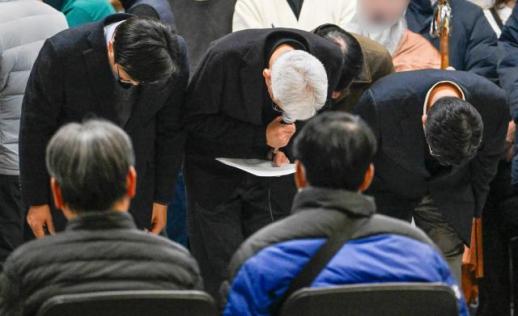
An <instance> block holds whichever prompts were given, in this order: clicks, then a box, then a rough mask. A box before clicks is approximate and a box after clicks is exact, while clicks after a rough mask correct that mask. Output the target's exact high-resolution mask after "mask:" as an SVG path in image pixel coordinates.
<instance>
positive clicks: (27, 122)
mask: <svg viewBox="0 0 518 316" xmlns="http://www.w3.org/2000/svg"><path fill="white" fill-rule="evenodd" d="M127 17H129V15H113V16H110V17H108V18H106V20H105V21H103V22H98V23H93V24H87V25H85V26H82V27H79V28H74V29H70V30H66V31H64V32H61V33H59V34H57V35H55V36H54V37H52V38H50V39H48V40H47V41H46V42H45V44H44V46H43V48H42V50H41V52H40V55H39V56H38V59H37V60H36V63H35V65H34V68H33V70H32V73H31V76H30V79H29V82H28V85H27V90H26V94H25V99H24V103H23V108H22V119H21V132H20V169H21V182H22V192H23V198H24V201H25V203H26V204H27V205H40V204H48V203H50V202H51V199H50V195H49V175H48V173H47V170H46V168H45V147H46V146H47V143H48V141H49V139H50V137H51V136H52V135H53V134H54V133H55V132H56V130H57V129H59V127H61V126H62V125H64V124H66V123H68V122H80V121H82V120H84V119H86V118H91V117H99V118H103V119H107V120H110V121H113V122H115V123H117V122H118V121H119V120H118V116H117V113H116V111H115V107H114V104H113V103H114V102H113V89H114V87H115V85H116V84H118V83H117V82H116V80H115V79H114V76H113V73H112V70H111V67H110V65H109V63H108V57H107V48H106V41H105V37H104V31H103V27H104V25H105V24H109V23H112V22H114V21H119V20H122V19H125V18H127ZM177 45H178V47H179V50H178V52H179V53H178V55H177V56H176V57H177V60H178V63H179V65H180V67H179V68H180V69H181V70H180V72H179V73H178V74H177V75H175V76H173V77H172V78H170V79H169V80H168V81H167V82H162V83H157V84H152V85H147V86H145V85H143V86H141V87H139V89H140V91H139V92H138V99H137V101H136V103H135V104H134V105H133V110H132V113H131V116H130V118H129V120H128V121H127V123H126V124H125V125H124V126H123V128H124V130H125V131H126V132H127V133H128V134H129V136H130V138H131V140H132V142H133V148H134V151H135V156H136V169H137V173H138V178H137V179H138V180H137V181H138V182H137V197H136V198H135V200H134V201H133V203H132V207H131V212H132V214H133V215H134V217H135V220H136V222H137V224H138V226H139V227H140V228H142V227H147V226H149V224H150V214H151V213H150V211H151V208H152V203H153V202H161V203H167V202H168V201H169V200H170V199H171V197H172V194H173V192H174V185H175V180H176V174H177V171H178V168H179V166H180V163H181V158H182V153H183V144H184V139H185V135H184V133H183V130H182V127H181V121H180V115H179V111H180V109H181V105H182V104H183V101H184V93H185V88H186V86H187V81H188V77H189V70H188V61H187V55H186V48H185V43H184V41H183V39H182V38H181V37H179V36H178V37H177Z"/></svg>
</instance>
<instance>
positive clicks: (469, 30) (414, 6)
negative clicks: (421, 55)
mask: <svg viewBox="0 0 518 316" xmlns="http://www.w3.org/2000/svg"><path fill="white" fill-rule="evenodd" d="M449 2H450V5H451V9H452V15H453V18H452V31H451V35H450V36H451V37H450V65H451V66H452V67H455V69H457V70H465V71H470V72H474V73H476V74H477V75H480V76H483V77H486V78H488V79H490V80H492V81H495V82H496V81H497V80H498V75H497V73H496V68H497V64H498V60H499V56H498V55H499V54H498V49H497V37H496V35H495V32H494V31H493V29H492V28H491V26H490V25H489V23H488V21H487V19H486V17H485V16H484V12H483V11H482V9H481V8H480V7H478V6H477V5H475V4H473V3H471V2H469V1H467V0H450V1H449ZM433 10H434V8H433V7H432V5H431V1H430V0H412V1H410V4H409V6H408V10H407V12H406V20H407V23H408V28H409V29H410V30H411V31H413V32H416V33H419V34H421V35H423V36H424V37H426V38H427V39H428V40H430V41H431V42H432V44H433V45H434V46H435V47H436V48H437V49H439V39H438V38H432V36H431V35H430V24H431V22H432V18H433Z"/></svg>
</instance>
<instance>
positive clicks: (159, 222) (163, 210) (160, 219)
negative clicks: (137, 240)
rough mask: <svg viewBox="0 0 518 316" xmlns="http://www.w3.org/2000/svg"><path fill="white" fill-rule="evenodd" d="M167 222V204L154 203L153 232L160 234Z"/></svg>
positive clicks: (152, 215) (151, 230)
mask: <svg viewBox="0 0 518 316" xmlns="http://www.w3.org/2000/svg"><path fill="white" fill-rule="evenodd" d="M166 223H167V205H163V204H159V203H153V213H152V214H151V229H150V232H151V233H152V234H155V235H158V234H160V232H161V231H162V230H164V228H165V226H166Z"/></svg>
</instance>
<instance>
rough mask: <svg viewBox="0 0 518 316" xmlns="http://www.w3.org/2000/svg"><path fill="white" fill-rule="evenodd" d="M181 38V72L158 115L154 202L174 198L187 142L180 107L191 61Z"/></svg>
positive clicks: (161, 202)
mask: <svg viewBox="0 0 518 316" xmlns="http://www.w3.org/2000/svg"><path fill="white" fill-rule="evenodd" d="M178 39H179V47H180V53H179V56H180V61H179V64H180V73H179V75H178V77H176V79H175V80H173V81H172V83H171V84H172V85H173V88H172V92H171V94H170V95H169V97H168V99H167V101H166V104H165V106H164V107H163V108H162V109H161V110H160V111H158V112H157V114H156V115H157V116H156V117H157V126H156V133H157V137H156V143H155V164H156V168H155V195H154V201H155V202H156V203H160V204H168V203H169V201H171V199H172V198H173V192H174V188H175V185H176V177H177V176H178V171H179V169H180V166H181V164H182V160H183V148H184V144H185V130H184V129H183V126H182V118H181V109H182V106H183V104H184V102H185V91H186V89H187V84H188V81H189V61H188V57H187V48H186V45H185V42H184V40H183V39H181V38H180V37H178Z"/></svg>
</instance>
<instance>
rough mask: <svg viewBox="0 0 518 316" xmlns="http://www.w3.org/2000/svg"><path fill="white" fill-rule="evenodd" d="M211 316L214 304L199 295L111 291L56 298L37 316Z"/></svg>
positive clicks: (205, 295) (194, 292) (215, 309)
mask: <svg viewBox="0 0 518 316" xmlns="http://www.w3.org/2000/svg"><path fill="white" fill-rule="evenodd" d="M68 315H71V316H72V315H73V316H87V315H88V316H144V315H145V316H166V315H167V316H169V315H171V316H184V315H185V316H187V315H189V316H198V315H199V316H212V315H214V316H215V315H217V308H216V305H215V304H214V300H213V299H212V297H211V296H209V295H208V294H207V293H205V292H201V291H115V292H111V291H110V292H96V293H83V294H70V295H60V296H55V297H53V298H51V299H49V300H48V301H47V302H45V303H44V304H43V306H42V307H41V308H40V310H39V312H38V316H68Z"/></svg>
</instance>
